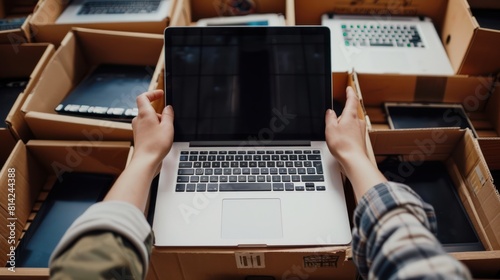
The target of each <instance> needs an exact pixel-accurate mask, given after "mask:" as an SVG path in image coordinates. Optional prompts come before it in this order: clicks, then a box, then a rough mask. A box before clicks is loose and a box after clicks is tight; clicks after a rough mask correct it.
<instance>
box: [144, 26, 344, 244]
mask: <svg viewBox="0 0 500 280" xmlns="http://www.w3.org/2000/svg"><path fill="white" fill-rule="evenodd" d="M165 63H166V65H165V77H166V79H165V85H166V86H165V88H166V103H167V104H172V105H173V107H174V110H175V123H174V125H175V139H174V144H173V147H172V149H171V150H170V153H169V154H168V155H167V157H166V158H165V159H164V161H163V165H162V169H161V173H160V179H159V187H158V192H157V199H156V207H155V212H154V221H153V229H154V231H155V239H156V243H155V246H252V247H254V246H262V247H266V246H317V245H341V244H342V245H343V244H348V243H350V241H351V232H350V226H349V218H348V213H347V208H346V201H345V196H344V190H343V185H342V179H341V174H340V167H339V164H338V162H337V161H336V159H335V158H334V157H333V156H332V155H331V154H330V152H329V151H328V148H327V146H326V143H325V141H324V140H325V135H324V133H325V123H324V116H325V111H326V109H327V108H332V85H331V80H332V76H331V66H330V32H329V30H328V29H327V28H325V27H321V26H319V27H170V28H167V29H166V30H165Z"/></svg>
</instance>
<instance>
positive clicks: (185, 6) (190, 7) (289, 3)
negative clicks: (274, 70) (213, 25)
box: [172, 0, 295, 26]
mask: <svg viewBox="0 0 500 280" xmlns="http://www.w3.org/2000/svg"><path fill="white" fill-rule="evenodd" d="M293 1H294V0H273V1H268V0H254V1H253V2H254V3H255V12H254V14H268V13H274V14H282V15H284V16H285V22H286V25H295V11H294V4H293ZM227 2H228V1H225V0H184V1H182V2H180V3H179V4H178V8H179V9H178V10H176V12H175V14H174V15H172V17H173V18H175V19H176V20H177V23H176V24H175V25H174V24H172V25H174V26H189V25H194V24H195V23H196V21H198V20H199V19H202V18H212V17H222V16H228V14H227V12H226V11H227V10H228V7H227V5H228V4H227Z"/></svg>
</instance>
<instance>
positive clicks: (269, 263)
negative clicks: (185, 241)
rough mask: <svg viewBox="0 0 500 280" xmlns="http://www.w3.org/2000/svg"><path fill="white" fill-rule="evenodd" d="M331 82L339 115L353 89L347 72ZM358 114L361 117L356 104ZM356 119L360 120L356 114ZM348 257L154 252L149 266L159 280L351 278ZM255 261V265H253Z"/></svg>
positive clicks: (297, 251) (323, 251) (298, 252)
mask: <svg viewBox="0 0 500 280" xmlns="http://www.w3.org/2000/svg"><path fill="white" fill-rule="evenodd" d="M332 79H333V86H334V87H333V90H332V94H333V98H334V102H338V103H339V105H340V106H339V109H340V110H342V108H343V105H344V104H345V89H346V87H347V86H348V85H351V86H352V85H353V80H352V79H351V76H350V75H348V73H333V74H332ZM160 81H163V80H162V79H160ZM162 84H163V82H161V83H158V87H159V88H162ZM174 110H175V108H174ZM359 111H360V112H361V113H362V109H361V105H360V106H359ZM360 117H363V115H362V114H360ZM348 184H349V183H348V181H346V182H345V187H344V189H345V196H346V199H347V207H348V212H349V213H350V216H351V217H352V213H353V211H354V208H355V206H356V203H355V198H354V194H353V192H352V189H351V188H350V187H349V186H348ZM351 256H352V252H351V247H350V246H323V247H321V246H320V247H292V248H289V247H283V248H220V247H216V248H186V247H154V248H153V255H152V257H151V262H152V266H153V269H154V272H155V273H156V277H157V278H158V279H179V280H180V279H182V280H191V279H193V280H194V279H196V280H208V279H246V278H245V277H247V276H254V277H257V276H261V277H263V276H272V277H274V279H332V277H335V278H339V279H344V278H345V279H354V278H355V275H356V274H357V270H356V267H355V265H354V263H353V262H352V260H351V259H350V258H351ZM257 260H258V262H260V264H257ZM252 261H253V262H252ZM248 279H249V280H250V279H259V278H251V277H249V278H248ZM260 279H265V278H260Z"/></svg>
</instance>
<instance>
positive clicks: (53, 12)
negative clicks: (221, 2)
mask: <svg viewBox="0 0 500 280" xmlns="http://www.w3.org/2000/svg"><path fill="white" fill-rule="evenodd" d="M170 1H171V3H170V5H171V6H170V9H169V14H168V15H165V18H164V19H163V20H162V21H161V22H115V23H79V24H56V23H55V21H56V20H57V18H58V17H59V15H60V14H61V13H62V12H63V11H64V8H65V7H66V5H67V4H68V1H61V0H40V2H39V3H38V5H37V7H36V9H35V12H34V13H33V16H32V18H31V19H30V21H29V23H30V26H31V33H32V34H31V35H32V37H34V40H35V41H37V42H51V43H53V44H54V45H56V46H58V45H59V43H60V42H61V40H62V39H63V38H64V36H66V33H68V31H70V30H71V28H73V27H83V28H92V29H102V30H115V31H129V32H141V33H155V34H162V33H163V30H164V29H165V27H167V26H168V25H170V21H171V20H173V18H172V14H173V11H174V9H175V6H176V5H177V2H181V3H182V2H183V1H184V0H170Z"/></svg>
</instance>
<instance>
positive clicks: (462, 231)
mask: <svg viewBox="0 0 500 280" xmlns="http://www.w3.org/2000/svg"><path fill="white" fill-rule="evenodd" d="M401 164H402V162H400V161H398V160H397V159H395V158H388V159H386V160H385V161H383V162H381V163H379V164H378V168H379V169H380V171H381V172H382V173H383V174H384V176H386V178H387V179H388V180H391V181H397V182H401V183H404V184H406V185H408V186H409V187H410V188H412V189H413V190H414V191H415V192H416V193H417V194H418V195H419V196H420V197H421V198H422V199H423V200H424V201H425V202H427V203H429V204H431V205H432V206H433V207H434V211H435V213H436V219H437V224H438V232H437V238H438V240H439V241H440V242H441V244H442V245H443V247H444V249H445V250H446V251H447V252H464V251H482V250H484V247H483V245H482V244H481V241H480V240H479V237H478V236H477V233H476V231H475V230H474V226H473V225H472V222H471V221H470V219H469V216H468V215H467V212H466V211H465V209H464V207H463V205H462V202H461V200H460V197H459V196H458V193H457V190H456V188H455V186H454V184H453V182H452V180H451V178H450V176H449V174H448V171H447V169H446V166H445V165H444V163H443V162H441V161H426V162H423V163H422V162H419V163H415V164H413V163H412V162H407V164H410V165H411V166H412V167H413V168H414V171H413V172H405V174H403V175H402V174H400V172H399V170H400V166H401ZM408 173H411V174H408Z"/></svg>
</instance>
